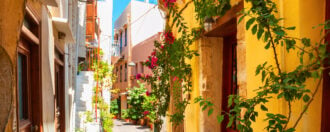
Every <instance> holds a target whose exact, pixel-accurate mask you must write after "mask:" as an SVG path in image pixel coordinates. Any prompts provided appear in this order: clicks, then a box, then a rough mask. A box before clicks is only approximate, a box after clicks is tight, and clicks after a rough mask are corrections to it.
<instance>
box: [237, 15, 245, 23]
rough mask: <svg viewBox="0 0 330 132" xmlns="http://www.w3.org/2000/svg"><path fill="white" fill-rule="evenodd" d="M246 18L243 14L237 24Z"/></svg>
mask: <svg viewBox="0 0 330 132" xmlns="http://www.w3.org/2000/svg"><path fill="white" fill-rule="evenodd" d="M245 16H246V14H244V15H243V16H241V17H240V18H239V19H238V22H237V23H240V22H241V21H242V20H243V18H244V17H245Z"/></svg>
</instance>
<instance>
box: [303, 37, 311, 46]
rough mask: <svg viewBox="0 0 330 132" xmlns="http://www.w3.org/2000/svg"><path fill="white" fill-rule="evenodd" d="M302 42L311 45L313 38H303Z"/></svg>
mask: <svg viewBox="0 0 330 132" xmlns="http://www.w3.org/2000/svg"><path fill="white" fill-rule="evenodd" d="M301 42H302V43H303V44H304V45H305V46H310V45H311V39H309V38H302V39H301Z"/></svg>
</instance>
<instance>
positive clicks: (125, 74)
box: [125, 63, 127, 81]
mask: <svg viewBox="0 0 330 132" xmlns="http://www.w3.org/2000/svg"><path fill="white" fill-rule="evenodd" d="M125 81H127V63H125Z"/></svg>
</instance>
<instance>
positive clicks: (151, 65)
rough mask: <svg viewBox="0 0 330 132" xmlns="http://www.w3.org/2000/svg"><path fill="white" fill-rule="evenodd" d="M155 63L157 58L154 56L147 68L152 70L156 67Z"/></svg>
mask: <svg viewBox="0 0 330 132" xmlns="http://www.w3.org/2000/svg"><path fill="white" fill-rule="evenodd" d="M157 61H158V58H157V57H156V56H153V57H151V64H150V65H149V68H150V69H153V68H155V67H156V66H158V64H157Z"/></svg>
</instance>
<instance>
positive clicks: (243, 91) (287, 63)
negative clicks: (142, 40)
mask: <svg viewBox="0 0 330 132" xmlns="http://www.w3.org/2000/svg"><path fill="white" fill-rule="evenodd" d="M238 1H240V0H232V1H231V3H232V4H236V3H237V2H238ZM276 2H277V7H278V10H279V14H278V16H279V17H284V21H283V22H282V23H281V24H283V26H287V27H289V26H296V30H294V31H291V32H289V35H292V36H294V37H309V38H311V39H312V42H316V41H318V40H319V39H320V30H319V29H312V27H313V26H315V25H317V24H320V23H323V22H324V17H325V0H303V1H302V0H277V1H276ZM177 5H178V6H179V8H182V6H183V5H184V4H182V3H180V2H178V4H177ZM249 7H250V5H249V4H247V3H244V8H249ZM193 8H194V7H193V5H189V6H188V8H187V9H186V10H185V11H184V12H183V16H184V18H185V21H186V22H187V24H188V27H196V26H198V25H197V22H196V20H195V18H194V16H195V15H194V9H193ZM242 22H243V23H244V22H245V20H243V21H242ZM237 28H238V35H237V38H238V47H237V52H238V79H239V80H238V83H239V87H240V95H242V96H246V97H247V98H249V97H253V96H255V92H254V90H255V89H257V88H258V87H259V86H261V85H262V83H261V81H260V80H261V76H255V69H256V67H257V65H259V64H262V63H264V62H265V61H267V62H268V64H272V65H275V61H274V55H273V52H272V50H271V49H269V50H265V49H264V47H265V44H264V43H263V42H261V41H258V40H257V38H256V36H254V35H252V33H251V31H250V30H249V31H246V30H245V25H243V24H239V25H238V26H237ZM173 31H176V29H174V30H173ZM176 36H177V37H179V35H178V34H176ZM191 49H194V50H200V47H199V45H198V42H196V43H194V44H193V45H192V46H191ZM277 53H278V55H279V61H280V65H281V68H282V69H283V71H284V72H290V71H291V70H293V69H294V68H295V67H296V66H297V64H299V60H298V58H297V52H294V51H291V52H290V53H287V52H286V50H285V48H280V47H278V48H277ZM200 59H201V57H194V58H193V59H192V60H191V61H190V64H191V65H192V69H193V76H192V81H193V87H192V92H191V104H190V105H188V107H187V108H186V113H185V116H186V117H185V123H184V125H185V126H184V128H185V131H187V132H195V131H202V130H203V129H202V128H203V126H202V125H203V124H201V122H202V121H203V117H202V114H201V111H200V107H199V105H198V104H194V103H193V99H194V98H195V97H197V96H200V95H201V93H200V90H201V88H202V87H201V84H202V83H203V82H201V81H202V80H200V77H201V76H202V73H201V70H200V69H201V68H202V67H200V66H202V65H201V64H200V62H201V61H200ZM316 82H317V81H316V80H308V81H307V87H309V88H311V89H312V90H313V89H314V88H315V85H316V84H315V83H316ZM321 93H322V90H320V91H319V92H318V93H317V95H316V98H315V100H314V101H313V103H312V104H311V106H310V108H309V109H308V112H307V113H306V114H305V115H304V116H303V119H302V120H301V121H300V123H299V125H298V128H297V131H299V132H304V131H306V132H309V131H320V126H321V104H322V100H321V97H322V96H321V95H322V94H321ZM219 96H220V95H219ZM304 104H305V103H303V102H295V103H293V104H292V106H293V107H292V108H293V109H292V110H293V114H292V118H291V122H294V121H296V119H297V118H298V116H299V114H300V112H301V110H302V108H303V107H304ZM267 107H268V109H269V112H273V113H280V114H284V115H287V114H288V106H287V104H286V103H285V101H284V100H275V99H273V100H271V101H270V102H269V103H268V104H267ZM257 108H259V107H257ZM265 114H266V113H265V112H261V111H260V112H259V118H257V122H256V123H253V127H254V131H256V132H259V131H265V129H264V128H265V126H266V125H267V123H268V122H264V121H263V119H265V118H266V117H265ZM206 118H207V117H206ZM168 125H169V123H168V124H167V126H168ZM292 125H293V124H292V123H290V124H289V126H288V127H291V126H292ZM167 128H168V131H171V130H170V127H167Z"/></svg>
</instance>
